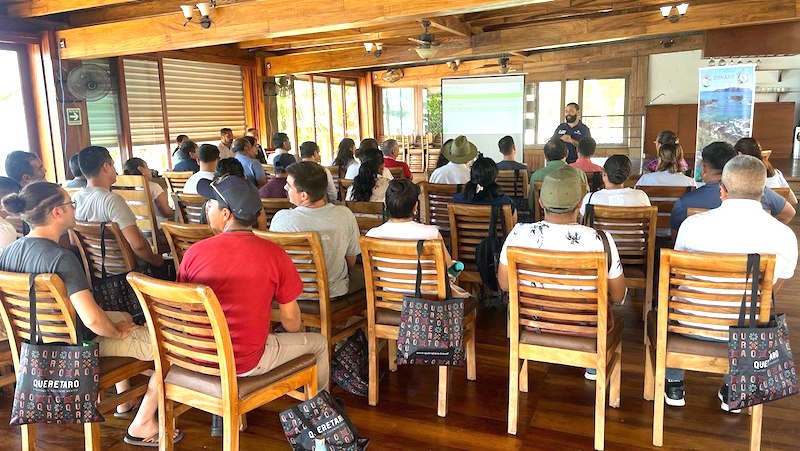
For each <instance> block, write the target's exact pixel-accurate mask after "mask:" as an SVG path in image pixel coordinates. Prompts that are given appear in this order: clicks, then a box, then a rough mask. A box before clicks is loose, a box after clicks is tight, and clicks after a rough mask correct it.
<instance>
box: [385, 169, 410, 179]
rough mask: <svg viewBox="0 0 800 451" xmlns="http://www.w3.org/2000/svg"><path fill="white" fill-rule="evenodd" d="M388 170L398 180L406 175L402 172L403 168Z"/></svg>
mask: <svg viewBox="0 0 800 451" xmlns="http://www.w3.org/2000/svg"><path fill="white" fill-rule="evenodd" d="M389 172H391V173H392V177H393V178H396V179H398V180H400V179H404V178H406V175H405V174H404V173H403V168H400V167H397V168H389Z"/></svg>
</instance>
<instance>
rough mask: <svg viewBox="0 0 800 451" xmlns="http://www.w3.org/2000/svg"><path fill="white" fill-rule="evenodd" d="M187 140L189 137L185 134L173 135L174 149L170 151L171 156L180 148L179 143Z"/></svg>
mask: <svg viewBox="0 0 800 451" xmlns="http://www.w3.org/2000/svg"><path fill="white" fill-rule="evenodd" d="M188 140H189V137H188V136H186V135H178V136H176V137H175V150H173V151H172V156H173V157H174V156H176V155H177V154H178V151H179V150H180V148H181V143H182V142H184V141H188Z"/></svg>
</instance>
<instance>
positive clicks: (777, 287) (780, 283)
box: [772, 279, 786, 294]
mask: <svg viewBox="0 0 800 451" xmlns="http://www.w3.org/2000/svg"><path fill="white" fill-rule="evenodd" d="M784 282H786V279H778V280H777V281H776V282H775V283H774V284H772V293H773V294H775V293H777V292H778V290H780V289H781V287H782V286H783V283H784Z"/></svg>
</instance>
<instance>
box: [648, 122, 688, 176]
mask: <svg viewBox="0 0 800 451" xmlns="http://www.w3.org/2000/svg"><path fill="white" fill-rule="evenodd" d="M654 144H655V146H656V157H655V158H653V159H652V160H650V161H649V162H648V163H647V164H646V165H645V167H644V168H645V169H646V170H648V171H650V172H656V171H657V170H658V169H657V168H658V151H659V150H660V149H661V146H663V145H664V144H674V145H676V146H678V145H680V142H679V141H678V135H676V134H675V132H671V131H669V130H662V131H661V133H659V134H658V137H657V138H656V141H655V143H654ZM678 164H679V169H680V171H681V172H686V170H687V169H689V164H688V163H686V160H684V159H683V158H681V161H680V162H679V163H678Z"/></svg>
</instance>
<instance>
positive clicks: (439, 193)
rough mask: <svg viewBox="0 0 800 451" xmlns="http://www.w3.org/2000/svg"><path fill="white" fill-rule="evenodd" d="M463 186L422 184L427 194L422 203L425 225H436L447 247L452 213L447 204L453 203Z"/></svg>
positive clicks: (421, 209) (421, 208)
mask: <svg viewBox="0 0 800 451" xmlns="http://www.w3.org/2000/svg"><path fill="white" fill-rule="evenodd" d="M462 186H463V185H446V184H441V183H428V182H422V183H420V187H421V188H422V190H423V192H424V193H425V194H427V195H426V196H425V197H424V198H423V199H422V200H423V202H422V203H420V211H421V212H422V218H423V221H424V222H425V224H430V225H435V226H436V227H438V228H439V232H440V233H441V234H442V239H444V243H445V245H446V246H449V245H450V213H449V212H448V211H447V204H449V203H451V202H452V201H453V196H454V195H455V194H456V193H459V192H461V188H462Z"/></svg>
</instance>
